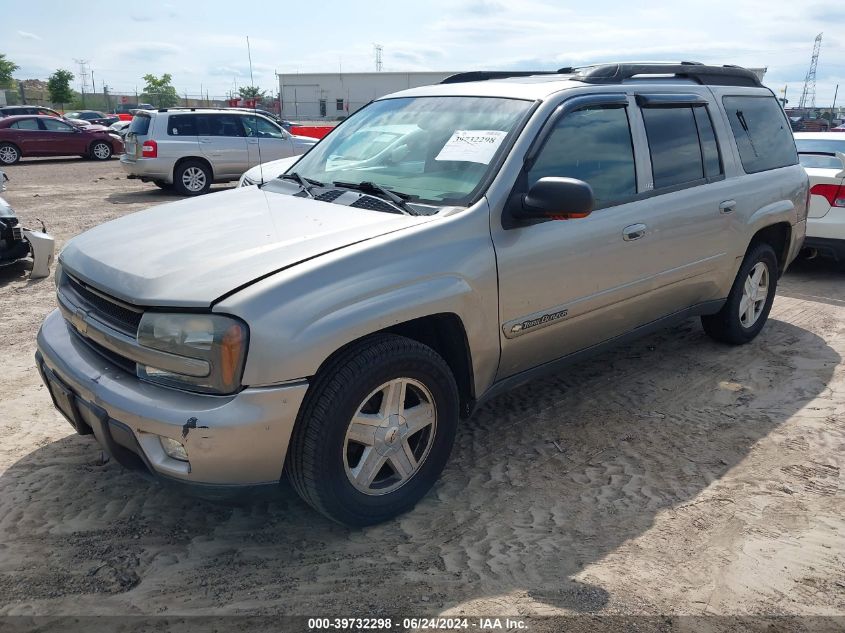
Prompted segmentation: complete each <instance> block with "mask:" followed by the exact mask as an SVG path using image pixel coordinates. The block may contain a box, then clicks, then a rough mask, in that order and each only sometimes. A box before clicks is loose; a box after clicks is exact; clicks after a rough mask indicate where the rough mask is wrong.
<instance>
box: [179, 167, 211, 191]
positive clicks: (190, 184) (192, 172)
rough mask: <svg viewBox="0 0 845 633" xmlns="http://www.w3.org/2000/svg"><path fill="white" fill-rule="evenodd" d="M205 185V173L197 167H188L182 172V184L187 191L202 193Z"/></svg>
mask: <svg viewBox="0 0 845 633" xmlns="http://www.w3.org/2000/svg"><path fill="white" fill-rule="evenodd" d="M205 183H206V177H205V172H204V171H203V170H202V169H200V168H199V167H188V168H187V169H186V170H185V171H183V172H182V184H183V185H185V189H187V190H188V191H202V190H203V189H204V188H205Z"/></svg>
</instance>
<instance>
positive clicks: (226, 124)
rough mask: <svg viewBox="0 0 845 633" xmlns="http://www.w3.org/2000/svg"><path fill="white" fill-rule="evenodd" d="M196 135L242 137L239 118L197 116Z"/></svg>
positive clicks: (233, 115) (219, 115) (234, 116)
mask: <svg viewBox="0 0 845 633" xmlns="http://www.w3.org/2000/svg"><path fill="white" fill-rule="evenodd" d="M197 134H198V135H199V136H229V137H232V136H243V135H244V129H243V126H242V125H241V122H240V117H239V116H237V115H235V114H198V115H197Z"/></svg>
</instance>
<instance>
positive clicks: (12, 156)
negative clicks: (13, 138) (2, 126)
mask: <svg viewBox="0 0 845 633" xmlns="http://www.w3.org/2000/svg"><path fill="white" fill-rule="evenodd" d="M20 159H21V151H20V150H19V149H18V148H17V147H15V146H14V145H12V144H11V143H0V164H3V165H13V164H15V163H16V162H18V161H19V160H20Z"/></svg>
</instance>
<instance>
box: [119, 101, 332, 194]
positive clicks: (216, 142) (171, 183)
mask: <svg viewBox="0 0 845 633" xmlns="http://www.w3.org/2000/svg"><path fill="white" fill-rule="evenodd" d="M125 142H126V152H125V153H124V154H123V155H122V156H121V158H120V163H121V165H123V167H124V169H126V171H127V172H129V178H139V179H141V180H142V181H144V182H154V183H155V184H156V185H158V186H159V187H161V188H162V189H166V188H170V187H173V188H174V189H175V190H176V191H178V192H179V193H181V194H182V195H186V196H195V195H199V194H203V193H206V192H207V191H208V189H209V187H211V184H212V183H214V182H227V181H231V180H237V179H238V178H240V177H241V174H243V173H244V172H245V171H247V170H248V169H249V168H250V167H254V166H255V165H258V164H259V163H261V162H264V161H271V160H278V159H280V158H287V157H289V156H298V155H300V154H303V153H305V152H306V151H307V150H308V149H310V148H311V147H312V146H313V145H314V144H315V143H316V142H317V139H313V138H309V137H307V136H294V135H292V134H291V133H290V132H288V131H287V130H284V129H282V127H281V126H279V125H278V124H277V123H275V122H273V121H271V120H270V119H268V118H266V117H263V116H261V115H259V114H255V113H251V112H240V111H232V110H220V109H203V108H170V109H163V110H151V111H141V112H138V113H137V114H136V115H135V116H134V117H133V119H132V123H131V124H130V126H129V131H128V132H127V134H126V138H125Z"/></svg>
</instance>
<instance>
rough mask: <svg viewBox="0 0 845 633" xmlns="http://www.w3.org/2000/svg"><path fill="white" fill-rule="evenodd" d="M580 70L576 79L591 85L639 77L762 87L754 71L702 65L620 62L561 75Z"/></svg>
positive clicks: (738, 67)
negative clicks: (671, 77)
mask: <svg viewBox="0 0 845 633" xmlns="http://www.w3.org/2000/svg"><path fill="white" fill-rule="evenodd" d="M573 70H575V71H576V73H577V75H576V77H575V79H577V80H578V81H582V82H584V83H591V84H616V83H622V82H623V81H625V80H626V79H631V78H632V77H635V76H637V75H674V76H675V77H679V78H687V79H692V80H694V81H697V82H698V83H700V84H710V85H721V86H761V85H762V84H761V83H760V80H759V79H758V78H757V75H755V74H754V73H753V72H751V71H750V70H748V69H747V68H742V67H741V66H707V65H705V64H702V63H700V62H680V63H678V64H662V63H650V62H643V63H627V64H626V63H620V64H600V65H597V66H586V67H583V68H578V69H571V68H562V69H560V72H572V71H573Z"/></svg>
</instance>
